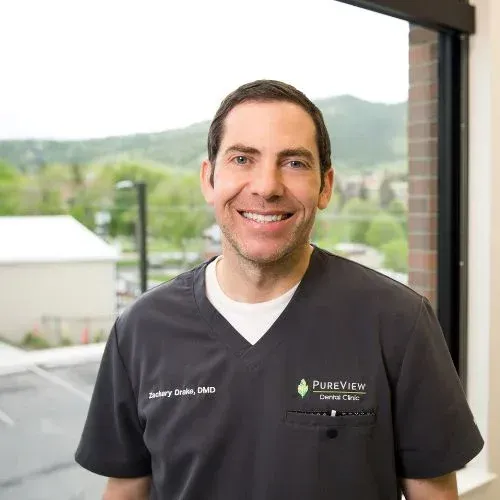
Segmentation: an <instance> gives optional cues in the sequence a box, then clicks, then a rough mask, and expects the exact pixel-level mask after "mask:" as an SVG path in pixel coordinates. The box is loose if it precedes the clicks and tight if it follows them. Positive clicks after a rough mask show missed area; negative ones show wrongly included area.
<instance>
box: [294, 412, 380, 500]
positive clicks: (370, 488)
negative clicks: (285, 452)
mask: <svg viewBox="0 0 500 500" xmlns="http://www.w3.org/2000/svg"><path fill="white" fill-rule="evenodd" d="M376 421H377V415H376V412H375V411H374V410H363V411H356V412H337V413H336V414H335V415H332V413H331V411H314V410H312V411H287V412H286V416H285V423H286V424H287V426H289V427H291V428H293V429H294V432H296V433H299V434H303V435H306V436H308V438H306V439H307V440H310V444H311V446H314V447H315V449H316V450H317V462H316V464H317V478H318V487H317V490H316V491H317V498H318V499H321V500H331V499H332V498H349V499H350V500H358V499H359V500H375V499H377V500H378V493H377V485H376V481H375V476H374V474H373V469H372V464H374V463H375V462H374V461H375V460H377V457H376V452H375V449H374V448H375V446H374V440H373V434H374V432H375V429H376ZM298 453H300V450H298Z"/></svg>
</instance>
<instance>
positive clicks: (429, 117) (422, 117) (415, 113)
mask: <svg viewBox="0 0 500 500" xmlns="http://www.w3.org/2000/svg"><path fill="white" fill-rule="evenodd" d="M437 119H438V101H437V99H433V100H430V101H425V102H410V103H409V105H408V122H409V123H418V122H427V121H430V122H436V123H437Z"/></svg>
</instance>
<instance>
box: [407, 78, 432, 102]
mask: <svg viewBox="0 0 500 500" xmlns="http://www.w3.org/2000/svg"><path fill="white" fill-rule="evenodd" d="M408 95H409V99H410V102H413V103H415V102H426V101H430V100H433V99H437V97H438V84H437V82H426V83H422V84H419V85H412V86H411V87H410V90H409V92H408Z"/></svg>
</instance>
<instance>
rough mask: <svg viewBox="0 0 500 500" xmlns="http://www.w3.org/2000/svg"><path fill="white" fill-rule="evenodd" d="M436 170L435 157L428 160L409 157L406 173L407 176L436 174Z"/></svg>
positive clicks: (436, 161) (436, 162)
mask: <svg viewBox="0 0 500 500" xmlns="http://www.w3.org/2000/svg"><path fill="white" fill-rule="evenodd" d="M437 172H438V160H437V158H431V159H428V160H415V159H413V158H411V157H410V159H409V162H408V175H409V177H412V176H415V175H420V176H436V175H437Z"/></svg>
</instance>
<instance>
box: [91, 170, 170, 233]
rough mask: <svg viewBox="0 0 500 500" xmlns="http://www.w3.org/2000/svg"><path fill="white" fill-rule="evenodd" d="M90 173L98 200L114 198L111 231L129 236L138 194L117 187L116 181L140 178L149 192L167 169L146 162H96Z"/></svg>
mask: <svg viewBox="0 0 500 500" xmlns="http://www.w3.org/2000/svg"><path fill="white" fill-rule="evenodd" d="M91 174H92V175H93V177H94V180H93V181H92V186H93V187H94V188H95V189H97V190H98V191H100V193H101V194H100V198H101V200H100V203H103V200H104V199H107V198H111V199H112V200H113V202H112V206H111V207H110V210H111V223H110V226H109V232H110V235H111V236H117V235H125V236H132V235H133V234H134V230H135V226H136V221H137V194H136V193H135V192H134V190H123V191H121V190H116V184H117V183H118V182H120V181H124V180H130V181H132V182H137V181H143V182H145V183H146V184H147V186H148V192H151V190H152V189H154V188H155V186H157V185H158V184H159V183H161V182H162V180H163V179H166V178H167V176H168V171H167V169H166V168H164V167H163V168H159V167H155V166H152V165H150V164H147V163H139V162H135V161H120V162H117V163H111V164H109V163H108V164H101V165H95V166H94V167H93V169H92V171H91ZM104 193H107V194H104Z"/></svg>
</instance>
